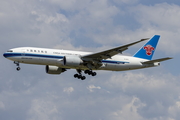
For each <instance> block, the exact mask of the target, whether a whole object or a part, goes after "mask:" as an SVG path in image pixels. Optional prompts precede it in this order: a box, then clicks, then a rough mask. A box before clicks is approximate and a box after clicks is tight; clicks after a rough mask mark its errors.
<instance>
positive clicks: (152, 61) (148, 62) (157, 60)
mask: <svg viewBox="0 0 180 120" xmlns="http://www.w3.org/2000/svg"><path fill="white" fill-rule="evenodd" d="M169 59H173V58H171V57H166V58H160V59H155V60H150V61H146V62H142V63H143V64H152V63H155V62H162V61H165V60H169Z"/></svg>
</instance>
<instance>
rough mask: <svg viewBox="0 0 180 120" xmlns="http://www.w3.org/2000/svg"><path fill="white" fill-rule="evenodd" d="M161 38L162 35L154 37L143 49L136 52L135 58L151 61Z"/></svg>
mask: <svg viewBox="0 0 180 120" xmlns="http://www.w3.org/2000/svg"><path fill="white" fill-rule="evenodd" d="M159 38H160V35H154V36H153V37H152V38H151V39H150V40H149V41H148V42H147V43H146V44H145V45H144V46H143V47H141V49H139V51H138V52H136V54H135V55H134V57H138V58H143V59H147V60H151V59H152V57H153V55H154V52H155V50H156V46H157V44H158V41H159Z"/></svg>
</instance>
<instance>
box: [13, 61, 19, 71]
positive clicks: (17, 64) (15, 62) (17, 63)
mask: <svg viewBox="0 0 180 120" xmlns="http://www.w3.org/2000/svg"><path fill="white" fill-rule="evenodd" d="M14 64H16V66H17V68H16V70H17V71H19V70H20V69H21V68H20V67H19V62H17V61H14Z"/></svg>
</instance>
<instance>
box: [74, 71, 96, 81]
mask: <svg viewBox="0 0 180 120" xmlns="http://www.w3.org/2000/svg"><path fill="white" fill-rule="evenodd" d="M77 72H78V73H79V74H74V78H78V79H81V80H85V79H86V77H85V76H83V75H82V70H79V69H78V70H77ZM84 73H85V74H88V75H92V76H96V72H93V71H92V70H85V71H84Z"/></svg>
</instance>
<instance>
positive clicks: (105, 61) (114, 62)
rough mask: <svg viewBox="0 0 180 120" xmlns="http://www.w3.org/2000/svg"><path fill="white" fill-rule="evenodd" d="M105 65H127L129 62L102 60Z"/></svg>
mask: <svg viewBox="0 0 180 120" xmlns="http://www.w3.org/2000/svg"><path fill="white" fill-rule="evenodd" d="M101 62H103V63H112V64H125V63H129V62H123V61H112V60H102V61H101Z"/></svg>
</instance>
